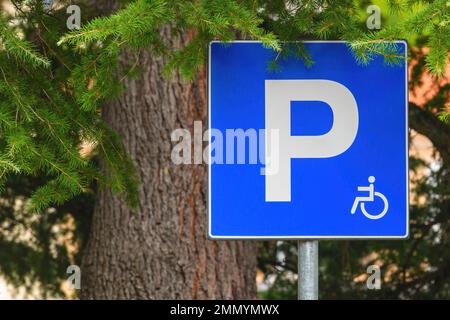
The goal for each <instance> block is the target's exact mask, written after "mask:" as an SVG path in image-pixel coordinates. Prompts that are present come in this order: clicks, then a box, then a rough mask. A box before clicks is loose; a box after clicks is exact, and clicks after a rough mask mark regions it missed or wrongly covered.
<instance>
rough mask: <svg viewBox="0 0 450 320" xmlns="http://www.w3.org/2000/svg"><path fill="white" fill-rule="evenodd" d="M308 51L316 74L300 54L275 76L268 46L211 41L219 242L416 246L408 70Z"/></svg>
mask: <svg viewBox="0 0 450 320" xmlns="http://www.w3.org/2000/svg"><path fill="white" fill-rule="evenodd" d="M304 45H305V49H306V50H307V51H308V53H309V54H310V55H311V58H312V60H313V61H314V64H313V65H312V66H311V67H307V66H305V65H304V63H303V61H302V60H301V59H298V58H296V57H293V56H291V57H288V58H287V59H285V58H280V59H278V64H279V69H278V70H276V71H270V70H269V69H268V64H269V63H270V61H272V60H273V59H275V58H276V56H277V52H274V51H273V50H271V49H268V48H264V46H263V45H262V44H261V43H260V42H248V41H236V42H232V43H227V44H223V43H220V42H212V43H211V44H210V48H209V129H210V130H209V135H210V142H211V143H212V144H211V146H210V155H209V157H210V158H209V203H208V206H209V212H208V224H209V226H208V233H209V237H210V238H213V239H246V238H249V239H301V238H304V239H320V238H329V239H334V238H348V239H350V238H363V239H366V238H406V237H407V236H408V134H407V133H408V123H407V114H408V113H407V111H408V98H407V97H408V91H407V90H408V86H407V66H406V62H403V63H401V64H400V65H394V66H390V65H386V64H384V63H383V59H382V57H379V56H378V57H374V60H373V61H372V62H370V63H369V64H368V65H365V66H363V65H360V64H358V63H357V61H356V59H355V56H354V54H353V52H352V51H351V49H350V48H349V46H348V44H347V43H345V42H340V41H311V42H305V44H304ZM395 45H396V47H397V50H398V52H399V54H401V55H402V56H403V55H404V56H405V57H406V50H407V45H406V43H405V42H403V41H398V42H396V43H395ZM405 61H406V59H405Z"/></svg>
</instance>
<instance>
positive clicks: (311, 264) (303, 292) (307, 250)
mask: <svg viewBox="0 0 450 320" xmlns="http://www.w3.org/2000/svg"><path fill="white" fill-rule="evenodd" d="M318 298H319V241H317V240H310V241H298V299H299V300H318Z"/></svg>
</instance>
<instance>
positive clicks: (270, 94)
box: [265, 80, 359, 202]
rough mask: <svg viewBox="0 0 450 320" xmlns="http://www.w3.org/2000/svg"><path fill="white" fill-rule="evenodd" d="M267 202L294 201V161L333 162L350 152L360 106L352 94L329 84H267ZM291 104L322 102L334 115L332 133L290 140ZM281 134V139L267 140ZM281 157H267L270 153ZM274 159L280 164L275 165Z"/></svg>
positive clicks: (275, 81)
mask: <svg viewBox="0 0 450 320" xmlns="http://www.w3.org/2000/svg"><path fill="white" fill-rule="evenodd" d="M265 82H266V83H265V96H266V106H265V108H266V110H265V111H266V152H265V154H266V170H269V171H271V166H277V167H275V168H278V170H273V171H274V172H275V174H270V175H266V177H265V178H266V201H267V202H276V201H291V159H293V158H331V157H335V156H337V155H339V154H341V153H343V152H344V151H345V150H347V149H348V148H349V147H350V146H351V145H352V144H353V141H354V140H355V137H356V133H357V131H358V122H359V119H358V106H357V105H356V100H355V98H354V97H353V95H352V93H351V92H350V90H348V89H347V88H346V87H345V86H343V85H342V84H340V83H337V82H335V81H330V80H266V81H265ZM291 101H322V102H325V103H326V104H328V105H329V106H330V108H331V110H332V111H333V125H332V127H331V129H330V131H329V132H327V133H325V134H323V135H317V136H291ZM276 130H278V133H279V139H277V140H278V141H277V140H275V141H273V140H274V139H271V138H270V137H268V135H270V134H271V132H276ZM274 143H278V144H279V146H278V150H279V156H278V157H272V159H271V161H268V159H267V157H268V156H269V155H270V154H271V150H276V149H277V148H276V147H277V146H274V145H273V144H274ZM274 159H275V160H277V161H279V163H274Z"/></svg>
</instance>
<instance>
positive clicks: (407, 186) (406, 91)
mask: <svg viewBox="0 0 450 320" xmlns="http://www.w3.org/2000/svg"><path fill="white" fill-rule="evenodd" d="M291 42H295V41H291ZM298 42H302V43H348V41H343V40H317V41H314V40H310V41H298ZM392 42H395V43H403V44H404V45H405V97H406V101H405V102H406V103H405V107H406V112H405V124H406V128H405V129H406V134H405V137H406V143H405V147H406V234H404V235H400V236H398V235H394V236H305V235H301V236H214V235H213V234H212V233H211V152H209V154H208V157H209V159H208V160H209V161H208V203H207V206H208V216H207V218H208V238H209V239H211V240H246V239H247V240H251V239H255V240H256V239H258V240H274V239H277V240H296V239H299V240H300V239H302V240H315V239H330V240H346V239H354V240H358V239H359V240H364V239H408V237H409V140H408V136H409V135H408V133H409V131H408V130H409V123H408V110H409V108H408V103H409V97H408V60H407V58H408V57H407V55H408V53H407V50H408V43H407V42H406V41H405V40H397V41H392ZM213 43H262V42H261V41H252V40H234V41H227V42H222V41H217V40H216V41H211V42H210V43H209V48H208V129H209V143H211V45H212V44H213Z"/></svg>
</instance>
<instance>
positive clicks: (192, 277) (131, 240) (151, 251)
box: [81, 28, 256, 299]
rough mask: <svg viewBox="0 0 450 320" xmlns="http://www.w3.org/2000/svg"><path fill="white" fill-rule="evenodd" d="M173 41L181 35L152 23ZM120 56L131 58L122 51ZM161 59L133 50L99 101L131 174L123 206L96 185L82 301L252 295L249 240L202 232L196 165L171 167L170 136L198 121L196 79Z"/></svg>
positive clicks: (200, 106)
mask: <svg viewBox="0 0 450 320" xmlns="http://www.w3.org/2000/svg"><path fill="white" fill-rule="evenodd" d="M162 33H163V35H164V37H165V38H166V39H172V40H169V41H171V43H172V44H173V45H174V46H180V45H182V44H183V43H185V42H186V41H187V40H188V39H187V36H186V35H183V36H182V37H181V38H176V37H175V38H174V37H173V36H171V35H170V29H169V28H165V29H164V30H163V31H162ZM121 59H122V62H125V61H128V62H129V61H134V60H133V59H135V53H129V52H124V53H123V54H122V56H121ZM164 60H165V59H164V58H155V57H153V56H152V55H151V54H150V53H147V52H145V53H143V54H141V57H140V59H139V63H140V65H141V66H142V67H143V74H142V76H141V77H140V78H139V79H137V80H125V92H124V95H123V96H122V98H120V100H118V101H115V102H112V103H110V104H109V105H107V106H106V107H105V108H104V111H103V114H104V118H105V120H106V121H107V122H108V123H109V124H110V126H111V127H112V128H113V129H115V130H116V131H117V132H118V133H119V134H120V135H121V137H122V139H123V142H124V144H125V147H126V149H127V151H128V152H129V154H130V155H131V157H132V159H133V161H134V163H135V166H136V168H137V173H138V175H139V177H140V188H139V193H140V194H139V196H140V203H139V207H138V209H136V210H131V209H130V208H129V207H128V206H127V205H126V204H125V202H124V201H123V199H121V198H120V197H116V196H115V195H113V194H112V193H111V191H110V190H108V189H104V188H102V189H100V190H98V193H97V200H96V207H95V212H94V217H93V221H92V227H91V232H90V238H89V241H88V244H87V247H86V249H85V250H86V251H85V254H84V258H83V264H82V268H81V272H82V284H81V286H82V288H81V298H82V299H252V298H255V297H256V284H255V272H256V244H255V243H254V242H240V241H210V240H207V238H206V234H207V230H206V228H207V218H206V215H207V207H206V201H207V170H206V166H205V165H178V166H177V165H174V164H173V163H172V161H171V157H170V154H171V149H172V146H173V143H172V142H171V140H170V134H171V132H172V131H173V130H174V129H177V128H188V129H189V130H191V131H192V129H193V122H194V121H195V120H202V121H203V128H204V129H205V128H206V125H207V122H206V119H207V117H206V116H207V100H206V79H205V73H204V72H203V73H202V74H201V76H199V77H198V78H197V79H196V80H195V81H193V82H187V81H184V80H182V79H180V77H179V76H178V75H176V76H174V77H173V78H172V79H170V80H167V79H165V78H163V76H162V75H161V71H162V68H163V65H164V62H165V61H164Z"/></svg>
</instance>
